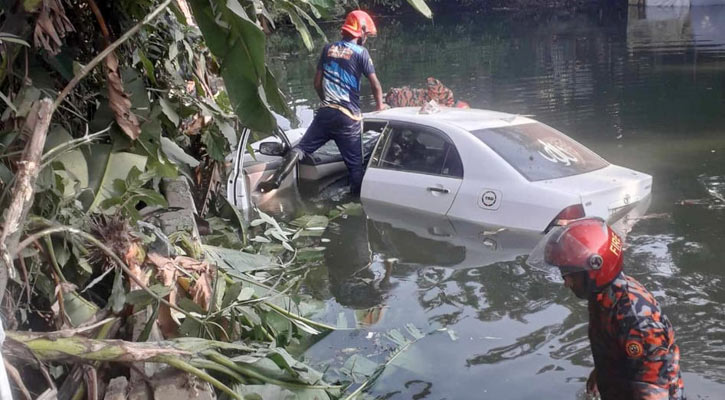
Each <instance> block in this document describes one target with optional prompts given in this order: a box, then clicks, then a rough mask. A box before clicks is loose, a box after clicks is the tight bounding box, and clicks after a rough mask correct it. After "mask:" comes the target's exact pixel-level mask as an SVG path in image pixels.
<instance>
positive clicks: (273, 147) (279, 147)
mask: <svg viewBox="0 0 725 400" xmlns="http://www.w3.org/2000/svg"><path fill="white" fill-rule="evenodd" d="M259 153H260V154H264V155H265V156H283V155H285V153H287V146H285V145H284V144H283V143H279V142H264V143H260V144H259Z"/></svg>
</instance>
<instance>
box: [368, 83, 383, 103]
mask: <svg viewBox="0 0 725 400" xmlns="http://www.w3.org/2000/svg"><path fill="white" fill-rule="evenodd" d="M368 80H369V81H370V88H371V89H372V90H373V97H374V98H375V111H382V110H384V108H383V104H384V103H383V87H382V86H380V81H379V80H378V77H377V75H375V74H370V76H368Z"/></svg>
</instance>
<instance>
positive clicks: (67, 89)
mask: <svg viewBox="0 0 725 400" xmlns="http://www.w3.org/2000/svg"><path fill="white" fill-rule="evenodd" d="M170 3H171V0H166V1H164V2H163V3H161V4H160V5H159V6H158V7H156V9H155V10H153V11H152V12H151V13H150V14H148V15H147V16H146V17H145V18H144V19H143V20H142V21H141V22H139V23H138V24H136V25H134V27H133V28H131V29H129V30H128V31H127V32H126V33H124V34H123V35H122V36H121V37H120V38H118V39H117V40H116V41H115V42H113V43H111V45H110V46H108V47H106V48H105V49H103V51H102V52H100V53H99V54H98V55H97V56H95V57H94V58H93V60H91V61H90V62H89V63H88V64H86V66H85V67H83V68H82V69H81V70H80V72H78V74H76V76H74V77H73V79H71V81H70V82H68V84H67V85H66V86H65V88H63V91H61V92H60V94H59V95H58V97H57V98H56V99H55V102H54V103H53V111H55V109H56V108H58V106H59V105H60V104H61V103H62V102H63V100H64V99H65V98H66V97H67V96H68V94H69V93H70V92H71V90H73V89H74V88H75V87H76V85H78V82H80V81H81V79H83V78H85V77H86V75H88V74H89V73H90V72H91V71H92V70H93V68H95V67H96V66H97V65H98V64H100V63H101V61H103V59H105V58H106V56H108V55H109V54H111V53H112V52H113V51H114V50H116V48H118V47H119V46H120V45H122V44H123V43H124V42H125V41H127V40H128V39H129V38H131V36H133V35H135V34H136V32H138V31H139V30H141V28H143V26H144V25H146V24H148V23H149V22H151V21H152V20H153V19H154V18H156V17H157V16H158V15H159V14H160V13H161V12H162V11H164V9H165V8H166V7H168V5H169V4H170Z"/></svg>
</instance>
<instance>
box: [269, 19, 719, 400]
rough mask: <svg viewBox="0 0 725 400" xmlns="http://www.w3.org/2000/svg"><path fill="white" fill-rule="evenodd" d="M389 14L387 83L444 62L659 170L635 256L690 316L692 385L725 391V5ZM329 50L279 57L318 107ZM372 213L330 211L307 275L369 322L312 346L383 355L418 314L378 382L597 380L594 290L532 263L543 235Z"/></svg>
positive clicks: (471, 388)
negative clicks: (536, 238) (592, 375)
mask: <svg viewBox="0 0 725 400" xmlns="http://www.w3.org/2000/svg"><path fill="white" fill-rule="evenodd" d="M378 24H379V31H380V36H379V37H378V38H375V39H373V40H372V41H371V42H370V43H369V44H368V47H369V48H370V52H371V54H372V57H373V59H374V61H375V65H376V68H377V73H378V76H379V78H380V80H381V82H382V84H383V86H384V90H386V89H387V88H389V87H392V86H403V85H410V86H419V87H422V86H423V84H424V82H425V78H426V77H428V76H433V77H436V78H438V79H440V80H441V81H442V82H443V83H444V84H445V85H447V86H448V87H450V88H451V89H452V90H453V91H454V93H455V95H456V98H457V99H461V100H465V101H467V102H468V103H470V104H471V106H472V107H475V108H490V109H495V110H500V111H505V112H510V113H520V114H529V115H535V118H537V119H539V120H541V121H543V122H545V123H547V124H549V125H551V126H553V127H555V128H557V129H559V130H561V131H563V132H565V133H567V134H569V135H570V136H572V137H573V138H575V139H576V140H578V141H580V142H582V143H583V144H585V145H586V146H588V147H589V148H591V149H593V150H594V151H596V152H597V153H598V154H600V155H602V156H603V157H604V158H606V159H607V160H609V161H610V162H612V163H615V164H619V165H623V166H626V167H629V168H633V169H636V170H639V171H644V172H646V173H649V174H651V175H653V176H654V186H653V196H652V203H651V205H650V207H649V211H648V212H647V214H646V216H645V217H644V218H642V219H641V220H639V221H638V222H637V224H636V225H635V226H634V229H633V230H632V231H631V232H630V234H629V236H628V238H627V242H628V247H627V250H626V253H625V256H626V258H625V270H626V272H627V273H628V274H630V275H632V276H634V277H635V278H637V279H638V280H639V281H640V282H642V283H643V284H644V285H645V286H646V287H647V288H648V289H649V290H650V291H652V292H653V293H654V294H655V295H656V297H657V299H658V300H659V301H660V302H661V304H662V306H663V309H664V312H665V313H666V314H667V315H668V316H669V318H670V319H671V320H672V322H673V324H674V326H675V329H676V333H677V340H678V343H679V345H680V347H681V353H682V361H681V363H682V369H683V371H684V377H685V386H686V393H687V394H688V397H689V398H691V399H699V398H710V399H722V398H725V282H724V278H725V267H724V266H723V259H725V245H724V244H725V242H723V238H724V237H725V197H723V196H725V159H724V158H723V155H725V137H723V135H724V134H725V7H696V8H692V9H679V8H667V9H664V8H663V9H651V8H650V9H629V10H626V9H625V10H623V11H599V10H592V11H590V12H583V13H579V14H574V15H572V14H570V13H559V12H557V11H547V12H527V13H521V12H499V13H494V14H489V15H483V14H480V15H479V14H465V15H447V16H438V17H437V18H436V19H435V21H434V22H433V23H430V22H427V21H424V20H423V19H422V18H417V17H415V16H411V17H410V18H408V19H392V18H381V19H379V21H378ZM330 29H331V30H330V37H331V38H334V37H336V33H335V30H334V29H333V28H330ZM288 40H290V41H291V40H292V39H288ZM294 45H295V46H296V45H298V43H296V42H295V43H294ZM280 47H282V48H283V47H284V43H282V44H280ZM291 47H292V46H291V45H290V48H291ZM316 58H317V51H315V52H313V53H309V54H308V53H304V54H295V53H286V54H285V53H280V54H278V55H276V57H275V59H274V71H275V73H276V75H277V77H278V79H279V80H280V82H281V84H282V85H283V86H285V89H286V91H287V92H288V93H290V94H291V95H292V97H293V98H294V99H296V101H295V103H294V107H295V108H296V110H297V112H298V114H299V115H300V116H301V118H302V119H303V121H309V119H310V117H311V111H310V110H311V109H312V108H314V107H315V106H316V103H315V101H313V100H310V99H316V96H315V95H314V91H313V88H312V78H313V76H314V75H313V74H314V68H315V65H316V64H315V63H316ZM363 91H364V93H365V98H364V99H363V103H364V104H366V105H367V106H368V109H370V107H371V103H372V99H371V97H370V95H369V87H367V86H364V88H363ZM313 209H314V206H313ZM366 212H367V214H365V215H361V216H350V217H348V218H346V219H341V220H337V221H335V223H334V224H333V225H332V226H331V227H330V229H329V230H328V232H327V233H326V234H325V238H326V239H327V240H329V242H328V243H326V246H327V250H326V251H325V254H324V260H323V261H322V262H320V263H319V265H318V266H316V267H314V268H312V270H310V271H309V273H308V275H307V277H306V280H305V282H306V284H305V286H304V288H303V289H304V290H305V291H306V292H307V293H309V294H311V295H312V296H314V297H316V298H318V299H320V300H322V301H323V302H324V304H325V307H324V311H321V312H320V313H318V315H317V316H316V318H318V319H321V320H324V321H326V322H330V323H333V324H335V323H339V324H341V325H346V326H348V327H356V326H358V327H361V329H358V330H344V331H337V332H334V333H332V334H330V335H328V336H326V337H324V338H323V339H321V340H320V341H318V342H317V343H315V344H314V345H312V346H311V348H310V349H309V350H308V351H307V352H306V354H305V355H306V357H307V358H309V359H311V360H314V361H318V362H325V363H332V365H333V366H334V365H340V364H341V363H342V362H344V360H345V359H347V358H348V357H349V356H350V355H351V354H353V353H356V352H359V353H361V354H363V355H370V356H371V357H372V358H375V357H376V355H377V356H378V357H382V356H384V354H385V351H386V350H387V348H386V346H389V345H388V344H386V342H385V341H384V340H383V339H382V336H383V334H384V333H385V332H387V331H389V330H390V329H394V328H397V329H399V330H401V332H405V327H406V325H407V324H413V325H414V326H416V327H417V328H418V329H420V330H421V331H422V332H424V333H427V336H425V337H424V338H423V339H421V340H419V341H417V342H416V343H414V344H413V345H411V346H410V347H409V348H408V349H407V351H406V352H404V353H403V354H401V355H400V357H398V358H397V359H396V360H395V362H394V363H393V364H392V365H391V366H390V367H389V368H388V369H386V371H385V372H384V374H383V375H382V376H381V377H380V379H378V381H377V382H376V384H375V385H374V386H373V387H372V389H371V390H370V393H371V394H372V395H373V396H375V397H378V398H385V399H444V398H445V399H481V398H491V399H500V398H505V399H529V398H542V399H549V398H556V399H574V398H577V396H579V397H581V396H582V394H581V392H582V390H583V387H584V381H585V380H586V377H587V376H588V373H589V370H590V368H591V367H592V360H591V356H590V352H589V348H588V341H587V336H586V326H587V311H586V304H584V303H583V302H582V301H579V300H577V299H576V298H575V297H574V296H573V295H571V294H570V293H569V292H568V291H567V290H565V289H564V288H563V287H561V285H560V284H557V283H554V282H550V281H549V280H547V279H546V278H545V277H544V276H542V275H541V274H538V273H536V272H535V271H532V270H531V269H530V268H529V267H527V266H526V265H525V264H524V263H523V262H522V261H521V260H522V258H521V257H518V256H519V255H522V254H525V253H526V249H527V246H528V245H529V243H530V240H531V238H530V237H528V236H527V235H524V234H520V235H519V234H516V233H513V232H507V231H503V232H487V231H486V230H485V229H484V228H480V229H478V230H477V228H472V227H470V226H466V225H460V224H457V223H455V222H451V221H448V220H445V219H438V220H428V219H425V218H420V217H417V216H413V215H407V214H405V213H402V212H399V211H397V210H393V211H391V210H370V209H368V208H366ZM386 268H387V269H386ZM386 271H389V274H386ZM387 275H389V276H387Z"/></svg>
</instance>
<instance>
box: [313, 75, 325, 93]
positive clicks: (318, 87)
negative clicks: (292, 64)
mask: <svg viewBox="0 0 725 400" xmlns="http://www.w3.org/2000/svg"><path fill="white" fill-rule="evenodd" d="M315 92H317V96H318V97H319V98H320V100H325V92H324V91H323V90H322V70H321V69H318V70H317V73H316V74H315Z"/></svg>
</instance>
